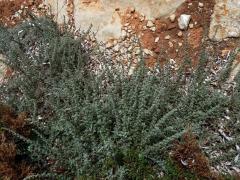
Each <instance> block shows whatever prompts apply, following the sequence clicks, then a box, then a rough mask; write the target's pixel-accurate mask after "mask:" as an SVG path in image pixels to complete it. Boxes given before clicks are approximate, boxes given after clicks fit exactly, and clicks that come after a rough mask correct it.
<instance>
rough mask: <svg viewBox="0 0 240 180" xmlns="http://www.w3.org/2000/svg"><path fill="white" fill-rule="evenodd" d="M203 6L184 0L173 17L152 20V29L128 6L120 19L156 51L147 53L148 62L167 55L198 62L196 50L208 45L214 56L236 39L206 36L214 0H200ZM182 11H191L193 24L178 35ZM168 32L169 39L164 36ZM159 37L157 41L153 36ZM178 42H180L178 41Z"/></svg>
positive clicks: (190, 0) (143, 44) (179, 61)
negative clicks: (211, 39)
mask: <svg viewBox="0 0 240 180" xmlns="http://www.w3.org/2000/svg"><path fill="white" fill-rule="evenodd" d="M201 2H202V3H203V4H204V7H203V8H200V7H199V5H198V4H199V0H187V1H186V2H185V3H183V4H182V5H181V6H180V7H179V8H178V9H177V10H176V12H175V15H176V20H175V21H174V22H171V21H170V20H169V19H167V18H160V19H156V20H155V21H154V24H155V26H156V30H155V31H152V30H150V29H149V28H147V29H144V26H146V24H147V20H144V21H141V20H140V14H139V13H138V12H136V11H134V12H132V11H131V9H128V10H127V11H126V12H125V14H124V15H123V16H122V23H123V24H126V23H129V24H130V27H131V29H132V30H133V31H134V32H135V33H136V34H137V35H140V42H141V44H142V46H143V47H144V48H147V49H149V50H152V51H153V52H154V53H155V55H154V56H150V57H148V58H147V59H146V60H147V64H150V65H154V64H155V63H154V61H155V62H156V59H160V61H161V62H165V61H166V60H169V59H174V60H175V61H176V62H177V63H178V64H180V63H181V62H182V61H183V59H184V58H185V57H188V58H190V59H191V60H192V63H193V66H196V65H197V64H198V57H199V52H200V50H201V48H202V42H204V47H208V48H207V49H206V50H207V51H208V53H210V54H212V55H213V56H217V55H219V54H221V53H222V50H224V49H229V50H232V49H234V48H236V46H237V44H238V43H237V42H236V41H237V40H236V39H229V40H228V41H224V42H221V43H214V42H211V41H209V40H208V38H207V35H208V29H209V26H210V20H211V14H212V12H213V8H214V5H215V1H214V0H202V1H201ZM181 14H189V15H191V22H190V24H193V28H188V30H186V31H182V33H183V35H182V36H178V33H179V32H180V30H179V28H178V22H177V18H178V17H179V16H180V15H181ZM166 36H170V37H171V38H170V39H165V37H166ZM157 37H159V41H158V42H157V43H156V42H155V39H156V38H157ZM179 43H180V44H179Z"/></svg>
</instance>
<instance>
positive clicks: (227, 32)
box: [209, 0, 240, 41]
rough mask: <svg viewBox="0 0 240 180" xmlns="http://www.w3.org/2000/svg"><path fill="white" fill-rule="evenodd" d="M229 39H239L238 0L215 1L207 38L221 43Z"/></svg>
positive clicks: (239, 18) (239, 5)
mask: <svg viewBox="0 0 240 180" xmlns="http://www.w3.org/2000/svg"><path fill="white" fill-rule="evenodd" d="M229 37H240V0H216V4H215V7H214V12H213V14H212V17H211V24H210V30H209V38H210V39H211V40H214V41H222V40H224V39H225V38H229Z"/></svg>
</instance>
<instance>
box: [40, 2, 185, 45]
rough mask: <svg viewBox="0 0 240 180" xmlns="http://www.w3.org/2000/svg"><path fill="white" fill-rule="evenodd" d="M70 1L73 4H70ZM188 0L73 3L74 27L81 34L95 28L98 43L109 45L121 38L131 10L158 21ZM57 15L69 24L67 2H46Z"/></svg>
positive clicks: (61, 21) (60, 19)
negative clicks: (125, 15)
mask: <svg viewBox="0 0 240 180" xmlns="http://www.w3.org/2000/svg"><path fill="white" fill-rule="evenodd" d="M68 1H69V0H68ZM184 1H185V0H148V1H146V0H131V1H129V0H72V3H73V4H74V7H73V11H72V12H73V17H74V23H75V24H74V25H75V27H76V28H80V29H81V30H87V29H88V28H89V26H90V25H91V24H92V25H93V27H92V30H93V31H95V32H97V35H96V36H97V39H98V40H100V41H106V40H107V39H109V38H116V39H117V38H119V37H120V36H121V28H122V24H121V15H122V13H124V12H125V11H126V9H127V8H132V9H133V10H136V11H138V12H139V13H142V14H144V15H145V16H146V18H147V19H154V18H158V17H163V16H167V15H169V14H171V13H172V12H174V11H175V10H176V8H177V7H179V6H180V5H181V4H182V3H183V2H184ZM45 3H46V4H47V5H49V6H50V7H51V10H52V13H53V14H55V15H56V19H57V21H58V22H59V23H63V22H64V19H65V20H68V19H67V18H69V16H68V15H69V14H68V12H69V11H70V10H69V9H68V8H69V7H67V1H66V0H45Z"/></svg>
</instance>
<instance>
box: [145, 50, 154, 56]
mask: <svg viewBox="0 0 240 180" xmlns="http://www.w3.org/2000/svg"><path fill="white" fill-rule="evenodd" d="M143 52H144V53H145V54H147V55H150V56H153V52H152V51H151V50H149V49H143Z"/></svg>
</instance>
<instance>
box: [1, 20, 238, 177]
mask: <svg viewBox="0 0 240 180" xmlns="http://www.w3.org/2000/svg"><path fill="white" fill-rule="evenodd" d="M95 50H96V49H94V48H93V49H88V48H86V44H85V36H84V35H83V36H79V37H77V38H76V37H74V36H73V34H72V33H69V32H68V31H66V30H65V29H61V30H60V29H59V27H57V25H56V24H55V23H54V22H52V21H51V20H49V19H33V20H31V21H29V22H25V23H23V24H21V25H19V26H17V27H15V28H13V29H6V28H3V27H2V28H0V52H1V53H3V54H4V56H5V57H6V61H5V63H6V64H7V65H8V66H9V67H11V68H12V69H13V70H14V75H13V76H12V77H11V78H10V79H9V80H8V82H7V83H6V84H3V85H2V86H1V94H2V97H1V101H2V102H4V103H6V104H8V105H10V106H11V107H13V108H14V109H15V110H16V111H17V112H28V113H29V116H28V123H29V124H30V125H31V127H32V135H31V136H30V138H29V139H28V141H27V151H28V154H29V156H30V158H31V159H32V160H33V161H34V162H37V163H39V164H41V165H42V166H41V167H42V169H41V170H40V172H39V175H36V176H32V178H37V177H41V176H42V177H52V176H54V177H55V176H58V177H59V178H60V177H62V178H63V179H71V178H73V177H76V178H77V179H84V178H93V179H101V178H106V179H156V178H160V174H161V172H168V170H167V169H168V168H169V161H168V159H169V157H168V156H169V150H170V149H172V145H173V143H172V142H173V141H175V140H177V139H179V138H180V137H181V136H182V135H183V134H184V133H185V132H186V131H187V129H189V128H191V129H192V131H193V132H194V133H195V134H197V135H199V136H201V134H202V133H203V131H202V129H203V128H204V125H205V124H207V123H213V122H214V121H215V120H216V119H217V118H220V117H222V116H223V115H224V113H223V112H224V110H225V108H226V106H228V104H229V102H232V103H233V104H234V105H233V107H232V108H233V109H234V108H235V107H238V104H239V103H238V100H237V99H236V98H235V97H237V98H238V99H239V92H238V90H237V88H236V91H235V92H234V98H232V101H231V99H230V98H228V97H227V96H225V95H224V94H223V93H222V92H221V91H218V90H215V89H213V88H211V86H210V84H209V83H207V82H205V81H204V76H206V75H207V74H206V72H205V69H204V68H203V66H204V65H205V63H204V62H206V61H207V59H206V57H205V56H202V58H201V62H203V63H202V64H201V63H200V67H199V68H198V70H197V71H196V73H194V74H193V76H190V77H188V76H187V75H186V74H185V71H184V70H185V67H184V66H185V65H186V64H184V63H183V65H182V67H181V68H180V69H179V71H178V72H177V73H172V70H171V68H170V66H168V65H166V66H165V67H162V66H160V65H158V66H157V67H156V68H154V69H149V68H148V67H146V66H145V65H144V61H142V62H141V63H140V64H139V65H138V66H137V67H136V69H135V71H134V73H133V74H132V75H128V72H127V71H128V70H126V69H128V68H124V69H119V68H116V66H112V65H111V64H110V63H109V60H108V59H107V58H106V57H104V56H103V55H101V53H100V52H99V51H98V50H96V51H95ZM96 54H97V56H96ZM203 54H204V52H203ZM92 57H100V58H101V64H102V66H101V69H100V70H99V71H98V73H97V74H96V73H94V72H92V71H91V69H90V65H91V63H92V61H94V59H93V58H92ZM118 67H121V66H118ZM203 75H204V76H203ZM238 86H239V84H238ZM238 89H239V88H238ZM233 111H234V112H235V113H234V114H233V115H234V116H235V117H236V118H238V117H239V112H238V110H237V109H234V110H233ZM29 178H31V177H29Z"/></svg>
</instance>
